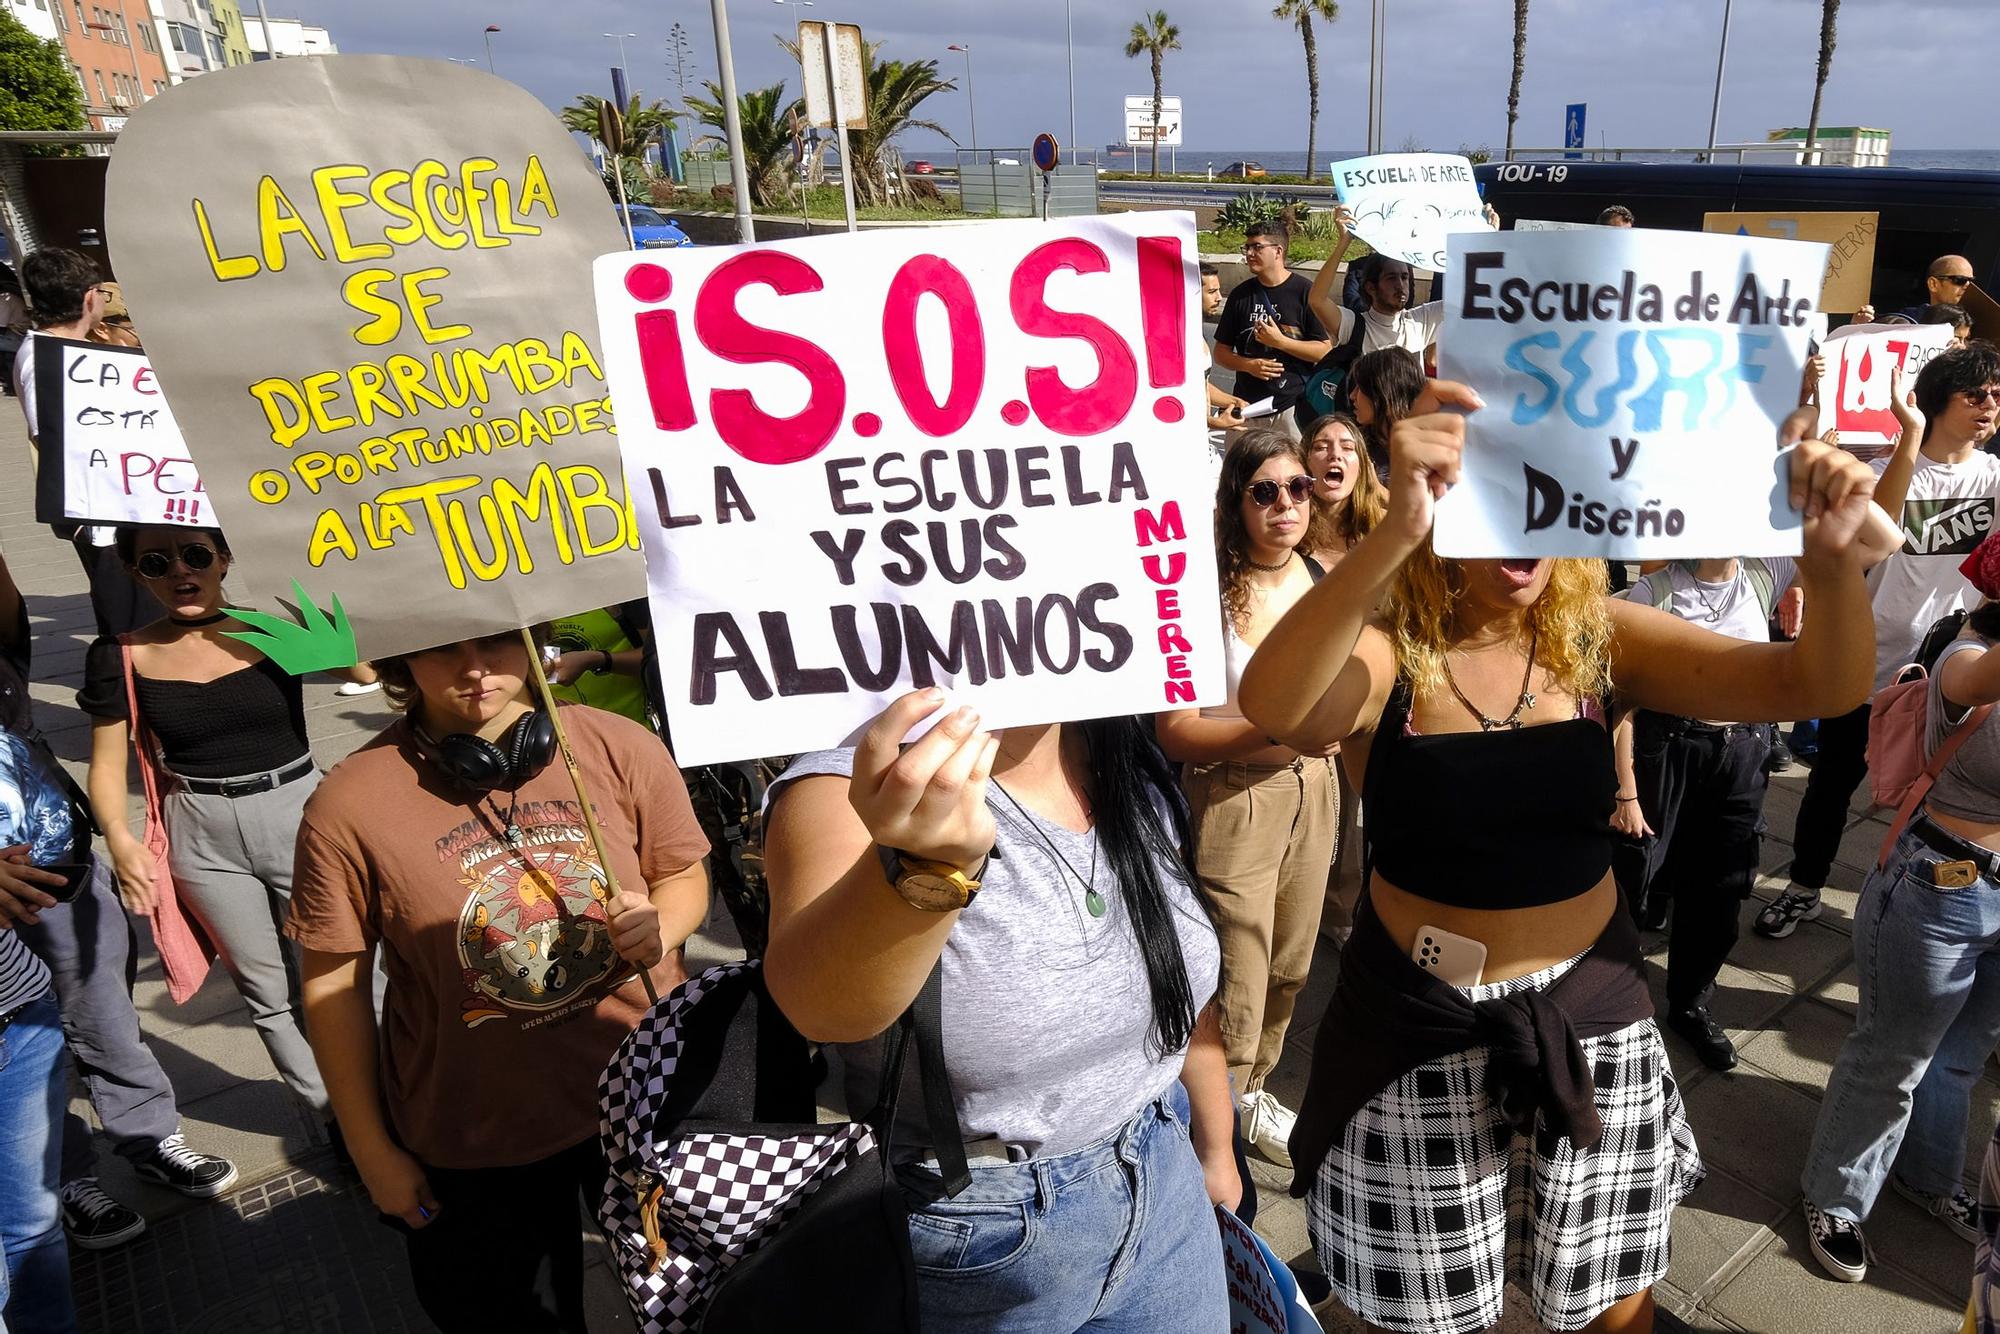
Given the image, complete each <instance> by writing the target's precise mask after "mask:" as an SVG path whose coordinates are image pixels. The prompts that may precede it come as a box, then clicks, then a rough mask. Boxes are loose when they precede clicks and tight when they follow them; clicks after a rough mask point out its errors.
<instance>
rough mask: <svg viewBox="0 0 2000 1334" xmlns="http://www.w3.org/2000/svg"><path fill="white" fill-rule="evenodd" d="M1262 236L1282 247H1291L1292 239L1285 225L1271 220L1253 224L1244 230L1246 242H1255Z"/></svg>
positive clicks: (1267, 219)
mask: <svg viewBox="0 0 2000 1334" xmlns="http://www.w3.org/2000/svg"><path fill="white" fill-rule="evenodd" d="M1260 236H1263V237H1269V238H1271V239H1273V240H1275V241H1277V243H1278V245H1279V246H1280V247H1283V246H1286V245H1289V244H1290V243H1291V239H1292V238H1291V236H1290V235H1289V234H1288V233H1287V232H1286V231H1285V224H1284V223H1282V222H1275V221H1272V220H1271V219H1269V218H1265V219H1261V220H1259V221H1257V222H1253V223H1251V224H1250V225H1249V226H1248V227H1245V228H1244V229H1243V239H1244V240H1246V241H1254V240H1256V239H1257V238H1258V237H1260Z"/></svg>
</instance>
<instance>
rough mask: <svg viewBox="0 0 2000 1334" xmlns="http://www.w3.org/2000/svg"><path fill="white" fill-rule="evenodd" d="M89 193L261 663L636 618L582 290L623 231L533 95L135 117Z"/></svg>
mask: <svg viewBox="0 0 2000 1334" xmlns="http://www.w3.org/2000/svg"><path fill="white" fill-rule="evenodd" d="M106 191H107V194H106V205H107V206H106V215H107V222H108V225H109V228H110V239H111V251H112V254H114V255H115V256H116V257H117V260H118V271H119V276H120V278H121V279H122V280H123V282H124V287H125V293H126V297H127V299H128V300H129V301H130V303H131V306H132V310H133V314H134V317H135V320H136V322H137V324H138V327H139V328H140V329H141V330H142V331H143V332H144V335H145V339H146V350H147V352H148V353H149V354H150V355H151V357H152V359H153V362H154V364H155V365H156V366H157V367H158V368H159V371H160V378H161V382H162V383H163V384H165V385H166V386H167V390H168V393H169V394H170V396H171V398H172V403H173V408H174V414H175V416H176V417H177V418H178V419H179V421H180V423H181V427H182V429H183V430H184V431H185V432H186V433H187V438H188V440H189V442H190V445H191V447H192V450H193V453H194V458H195V462H196V463H197V464H199V465H200V468H201V473H202V476H203V477H204V478H205V479H206V480H207V483H208V486H209V500H210V502H211V503H212V504H213V505H214V508H215V512H216V515H217V517H218V518H220V520H221V522H222V526H223V528H224V529H225V530H226V531H227V532H228V534H229V540H230V544H231V546H232V548H233V549H234V551H235V555H236V572H237V574H238V577H239V578H240V579H242V580H244V581H247V583H248V586H249V589H250V591H251V592H252V593H253V594H254V595H255V598H254V599H253V603H254V605H258V606H260V607H262V608H265V609H267V610H275V609H276V608H278V607H279V606H280V605H281V602H280V600H281V599H282V600H283V601H285V602H292V603H295V604H296V605H297V606H298V609H299V612H300V619H301V621H302V622H303V627H301V626H298V625H289V626H281V629H282V630H286V631H289V632H290V639H289V640H284V641H283V642H278V641H274V642H272V643H259V644H258V646H259V647H260V648H263V649H264V650H265V652H267V653H269V654H270V655H271V656H272V657H273V658H275V659H277V660H278V661H279V662H280V663H282V664H283V665H285V666H287V667H288V668H291V669H292V670H294V671H297V670H305V669H306V667H308V666H310V667H327V666H337V665H341V664H340V662H339V661H337V660H338V659H340V658H341V657H342V656H343V655H344V656H345V659H346V661H348V662H352V661H354V660H355V657H356V656H357V655H358V656H360V657H379V656H383V655H386V654H394V653H402V652H408V651H411V650H415V649H421V648H426V647H429V646H432V645H435V644H441V643H448V642H451V641H454V640H458V639H464V638H468V637H471V636H476V635H484V634H492V633H496V632H500V631H504V630H508V629H512V628H516V627H519V626H522V625H529V624H533V623H535V622H538V621H543V620H547V619H549V618H551V617H554V616H558V615H562V614H565V613H568V612H573V611H578V610H582V609H585V608H592V607H601V606H609V605H612V604H615V603H617V602H620V601H622V600H625V599H627V598H631V597H637V596H638V595H639V592H640V590H641V589H642V588H643V587H644V586H645V577H644V570H643V567H642V562H641V559H640V556H639V553H638V537H637V533H636V532H635V531H634V528H633V525H632V521H631V516H630V510H629V507H628V506H627V504H626V500H625V489H624V481H623V478H622V476H621V474H620V472H619V467H618V453H617V446H616V444H615V441H614V438H613V431H612V422H611V410H610V402H609V399H608V398H607V396H606V391H605V385H604V377H603V372H602V369H601V364H600V362H599V358H598V353H597V348H596V342H597V321H596V315H595V311H594V310H593V308H592V305H591V298H590V288H589V273H590V264H591V261H592V260H594V259H595V258H596V257H597V256H598V255H600V254H603V253H604V252H606V251H608V250H616V249H617V248H618V247H619V245H620V239H619V231H618V227H617V224H616V220H615V218H614V215H613V212H612V207H611V204H610V201H609V199H608V197H607V196H606V194H605V191H604V186H603V183H602V182H601V181H600V180H599V179H598V177H597V175H596V173H595V172H593V171H592V170H591V169H590V165H589V163H588V162H587V161H586V160H585V158H584V157H583V155H582V154H580V153H579V152H577V151H576V145H575V144H574V143H573V142H572V141H571V139H570V136H569V134H568V132H567V131H565V130H564V129H563V127H562V125H561V123H560V122H558V121H557V120H556V119H555V118H554V117H553V116H551V115H550V114H549V113H548V111H547V110H546V109H544V108H543V107H542V105H541V104H540V103H539V102H537V101H536V100H535V99H534V98H533V97H532V96H531V95H529V94H528V93H527V92H525V91H523V90H522V89H520V88H517V87H515V86H514V85H512V84H510V83H506V82H503V81H502V80H499V79H496V78H494V77H492V76H491V75H488V74H485V73H483V72H480V71H476V70H470V69H466V68H462V67H460V66H456V65H451V64H447V63H443V62H434V61H424V60H408V59H401V58H393V57H387V56H331V57H325V58H321V59H315V60H279V61H267V62H264V63H262V64H256V65H245V66H239V67H237V68H235V69H229V70H223V71H219V72H218V73H216V74H215V75H214V76H212V77H209V78H205V79H199V80H195V81H193V82H191V83H189V84H187V85H185V86H184V87H181V88H176V89H175V90H174V95H173V96H172V97H162V98H157V99H155V100H153V101H151V102H148V103H146V105H145V106H143V107H141V108H139V109H138V110H137V111H135V112H134V113H133V116H132V122H131V124H130V125H129V126H127V127H126V129H125V132H124V133H123V134H122V135H120V136H119V140H118V148H117V151H116V152H115V153H114V154H113V155H112V159H111V167H110V172H109V179H108V181H107V186H106ZM336 602H338V604H339V606H340V607H341V608H343V609H344V613H345V617H344V618H345V620H346V621H347V622H349V623H350V624H351V630H350V631H349V632H348V633H347V634H345V635H342V634H341V633H339V632H340V629H341V622H342V620H343V617H342V616H341V615H336V616H335V617H334V618H333V621H332V622H331V624H330V625H329V624H328V623H326V622H325V621H324V620H322V619H320V618H318V617H317V615H316V609H319V608H326V607H329V606H331V605H333V604H334V603H336ZM322 626H325V627H326V630H325V632H324V633H322V632H321V627H322ZM343 640H344V641H345V642H342V641H343Z"/></svg>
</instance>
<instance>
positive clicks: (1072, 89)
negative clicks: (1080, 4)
mask: <svg viewBox="0 0 2000 1334" xmlns="http://www.w3.org/2000/svg"><path fill="white" fill-rule="evenodd" d="M1075 27H1076V16H1075V14H1074V12H1073V6H1072V5H1071V3H1070V0H1063V54H1064V55H1065V56H1067V57H1068V58H1069V151H1070V155H1071V157H1074V156H1075V155H1076V152H1077V149H1078V147H1079V145H1078V144H1077V142H1076V40H1075ZM965 81H966V82H967V83H971V82H972V76H971V75H970V74H968V75H966V76H965Z"/></svg>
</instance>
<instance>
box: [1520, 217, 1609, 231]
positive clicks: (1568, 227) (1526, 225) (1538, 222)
mask: <svg viewBox="0 0 2000 1334" xmlns="http://www.w3.org/2000/svg"><path fill="white" fill-rule="evenodd" d="M1596 229H1598V224H1597V223H1594V222H1552V221H1550V220H1549V219H1547V218H1516V219H1514V230H1515V231H1517V232H1587V231H1592V230H1596Z"/></svg>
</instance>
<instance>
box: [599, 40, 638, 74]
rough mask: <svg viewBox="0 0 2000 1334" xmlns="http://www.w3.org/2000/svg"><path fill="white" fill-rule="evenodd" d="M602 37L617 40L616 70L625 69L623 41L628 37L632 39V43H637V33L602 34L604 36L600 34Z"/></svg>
mask: <svg viewBox="0 0 2000 1334" xmlns="http://www.w3.org/2000/svg"><path fill="white" fill-rule="evenodd" d="M602 35H603V36H604V37H607V38H615V39H616V40H617V42H618V68H619V69H624V68H625V39H626V38H627V37H630V38H632V39H633V40H634V41H637V40H638V38H639V34H638V33H636V32H607V33H604V34H602Z"/></svg>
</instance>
